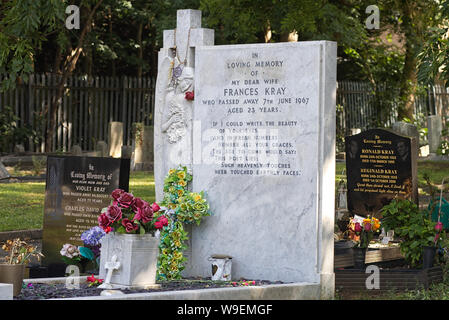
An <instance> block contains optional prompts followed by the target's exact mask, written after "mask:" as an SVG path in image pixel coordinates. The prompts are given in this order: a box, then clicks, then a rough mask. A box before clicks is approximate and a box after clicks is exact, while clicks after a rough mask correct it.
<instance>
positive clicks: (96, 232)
mask: <svg viewBox="0 0 449 320" xmlns="http://www.w3.org/2000/svg"><path fill="white" fill-rule="evenodd" d="M105 234H106V233H105V232H104V231H103V229H102V228H100V227H97V226H95V227H93V228H91V229H89V230H86V231H84V232H83V233H82V234H81V240H82V241H83V243H84V246H75V245H73V244H70V243H66V244H64V245H63V246H62V249H61V251H60V254H61V257H62V260H63V261H64V262H65V263H66V264H68V265H79V266H81V272H85V268H86V265H87V264H88V263H89V262H92V264H93V266H94V268H95V269H98V265H99V258H100V247H101V244H100V239H101V238H102V237H103V236H104V235H105Z"/></svg>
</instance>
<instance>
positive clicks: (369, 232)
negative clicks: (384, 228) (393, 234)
mask: <svg viewBox="0 0 449 320" xmlns="http://www.w3.org/2000/svg"><path fill="white" fill-rule="evenodd" d="M349 230H350V231H352V232H353V233H354V234H355V236H356V237H354V238H353V241H354V242H356V245H355V247H357V248H362V249H366V248H368V246H369V243H370V242H371V240H372V239H373V236H374V234H375V233H377V232H379V230H380V221H379V219H376V218H374V217H372V218H370V216H368V218H365V219H363V220H361V221H360V220H359V219H355V218H354V217H353V218H351V220H350V222H349Z"/></svg>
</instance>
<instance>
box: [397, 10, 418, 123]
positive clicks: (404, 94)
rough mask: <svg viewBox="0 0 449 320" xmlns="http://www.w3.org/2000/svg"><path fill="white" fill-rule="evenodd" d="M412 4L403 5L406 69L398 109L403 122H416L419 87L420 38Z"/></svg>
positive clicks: (402, 78)
mask: <svg viewBox="0 0 449 320" xmlns="http://www.w3.org/2000/svg"><path fill="white" fill-rule="evenodd" d="M411 6H412V4H411V3H410V2H408V1H405V2H404V4H403V10H404V11H403V12H404V16H403V24H402V27H401V28H402V30H403V32H404V35H405V39H406V42H405V62H404V69H403V71H402V77H401V86H400V91H399V98H400V103H399V108H398V120H399V121H401V120H403V119H404V118H408V119H410V120H412V121H413V120H414V115H413V114H414V108H415V92H416V87H417V85H418V80H417V75H416V58H415V57H416V50H417V47H418V44H417V41H418V36H417V32H416V30H415V28H416V26H415V25H414V24H413V21H412V8H411Z"/></svg>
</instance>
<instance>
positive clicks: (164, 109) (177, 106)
mask: <svg viewBox="0 0 449 320" xmlns="http://www.w3.org/2000/svg"><path fill="white" fill-rule="evenodd" d="M213 44H214V30H212V29H204V28H201V11H199V10H191V9H187V10H178V11H177V24H176V29H175V30H165V31H164V35H163V47H162V48H161V50H160V51H159V56H158V75H157V81H156V93H155V112H154V180H155V186H156V200H157V201H161V200H162V198H163V186H164V179H165V177H166V175H167V174H168V171H169V170H170V169H176V168H177V167H178V166H180V165H182V166H187V167H188V168H189V169H190V168H191V166H192V141H191V139H192V114H193V102H192V101H187V100H186V99H185V92H186V91H194V90H195V88H194V86H193V75H194V57H195V50H196V48H198V47H200V46H203V45H213ZM178 66H179V67H182V68H183V72H182V73H181V77H180V78H182V77H186V76H187V77H190V76H191V79H190V80H191V81H192V86H190V87H188V88H187V86H186V87H184V86H183V83H181V81H180V83H179V84H178V85H177V86H172V85H170V81H171V76H172V74H173V70H174V68H176V67H178ZM171 109H173V110H171ZM173 132H174V134H173Z"/></svg>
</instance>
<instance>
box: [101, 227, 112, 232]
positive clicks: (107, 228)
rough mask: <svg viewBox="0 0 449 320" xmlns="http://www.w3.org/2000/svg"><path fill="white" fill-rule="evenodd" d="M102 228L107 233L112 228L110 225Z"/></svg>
mask: <svg viewBox="0 0 449 320" xmlns="http://www.w3.org/2000/svg"><path fill="white" fill-rule="evenodd" d="M103 230H104V232H106V233H109V232H111V231H112V228H111V227H106V228H103Z"/></svg>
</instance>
